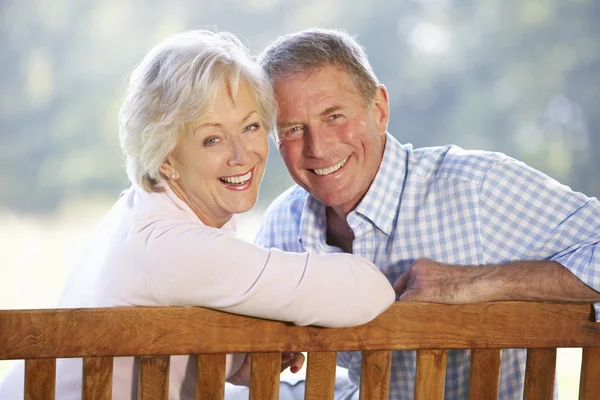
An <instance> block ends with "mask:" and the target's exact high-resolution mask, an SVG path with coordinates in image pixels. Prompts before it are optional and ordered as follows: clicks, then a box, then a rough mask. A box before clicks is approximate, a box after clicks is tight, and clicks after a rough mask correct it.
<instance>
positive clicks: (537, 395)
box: [523, 349, 556, 400]
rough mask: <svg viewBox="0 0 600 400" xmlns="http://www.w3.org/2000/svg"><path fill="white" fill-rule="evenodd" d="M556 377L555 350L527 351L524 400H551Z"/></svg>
mask: <svg viewBox="0 0 600 400" xmlns="http://www.w3.org/2000/svg"><path fill="white" fill-rule="evenodd" d="M555 375H556V349H527V366H526V369H525V386H524V387H523V399H524V400H546V399H548V400H552V399H553V398H554V376H555Z"/></svg>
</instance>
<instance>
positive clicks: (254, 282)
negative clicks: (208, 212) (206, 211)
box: [146, 222, 395, 327]
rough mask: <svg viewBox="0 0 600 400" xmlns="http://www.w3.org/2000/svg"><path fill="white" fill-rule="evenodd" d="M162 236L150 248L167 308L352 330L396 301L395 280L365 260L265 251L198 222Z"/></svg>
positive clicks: (155, 288)
mask: <svg viewBox="0 0 600 400" xmlns="http://www.w3.org/2000/svg"><path fill="white" fill-rule="evenodd" d="M158 231H159V232H158V233H157V234H156V235H155V236H156V237H155V238H152V239H151V240H149V241H148V244H147V246H148V259H149V261H148V266H147V277H146V279H147V280H148V285H149V286H151V291H152V292H153V293H155V296H156V297H157V300H158V301H159V302H160V303H161V304H168V305H184V306H203V307H209V308H214V309H218V310H223V311H227V312H232V313H236V314H244V315H250V316H255V317H261V318H268V319H276V320H282V321H289V322H293V323H295V324H297V325H320V326H327V327H345V326H354V325H360V324H363V323H366V322H368V321H370V320H371V319H373V318H375V317H376V316H377V315H379V314H380V313H381V312H383V311H384V310H385V309H387V307H389V305H390V304H391V303H393V301H394V299H395V293H394V290H393V289H392V287H391V285H390V283H389V281H388V280H387V278H386V277H385V276H384V275H383V274H382V273H381V272H380V271H379V270H378V269H377V267H376V266H375V265H373V264H372V263H371V262H369V261H368V260H366V259H363V258H361V257H358V256H353V255H349V254H328V255H317V254H312V253H287V252H283V251H281V250H277V249H265V248H263V247H260V246H257V245H255V244H252V243H249V242H247V241H244V240H242V239H239V238H237V237H236V236H234V235H233V234H231V233H228V232H224V231H221V230H219V229H215V228H210V227H205V226H201V225H197V224H194V223H191V222H190V223H184V222H182V223H179V224H172V225H171V226H168V227H164V228H162V229H158Z"/></svg>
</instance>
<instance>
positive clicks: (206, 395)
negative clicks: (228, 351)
mask: <svg viewBox="0 0 600 400" xmlns="http://www.w3.org/2000/svg"><path fill="white" fill-rule="evenodd" d="M196 360H197V362H196V397H195V400H223V399H224V398H225V354H199V355H198V356H197V358H196Z"/></svg>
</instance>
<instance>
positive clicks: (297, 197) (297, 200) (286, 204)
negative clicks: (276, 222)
mask: <svg viewBox="0 0 600 400" xmlns="http://www.w3.org/2000/svg"><path fill="white" fill-rule="evenodd" d="M307 197H308V192H307V191H306V190H304V189H303V188H301V187H300V186H298V185H294V186H292V187H290V188H289V189H287V190H286V191H284V192H283V193H281V194H280V195H279V196H277V197H276V198H275V200H273V202H272V203H271V205H270V206H269V208H267V211H266V212H265V216H267V215H272V214H277V213H281V212H287V213H290V214H291V215H300V214H301V213H302V208H303V207H304V203H305V202H306V198H307Z"/></svg>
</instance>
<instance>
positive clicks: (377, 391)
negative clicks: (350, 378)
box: [360, 350, 392, 400]
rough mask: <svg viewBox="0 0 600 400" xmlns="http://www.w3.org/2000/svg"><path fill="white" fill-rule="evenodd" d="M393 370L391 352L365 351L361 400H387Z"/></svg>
mask: <svg viewBox="0 0 600 400" xmlns="http://www.w3.org/2000/svg"><path fill="white" fill-rule="evenodd" d="M391 370H392V352H391V351H389V350H388V351H385V350H383V351H363V352H362V368H361V373H360V400H387V398H388V394H389V391H390V373H391Z"/></svg>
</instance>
